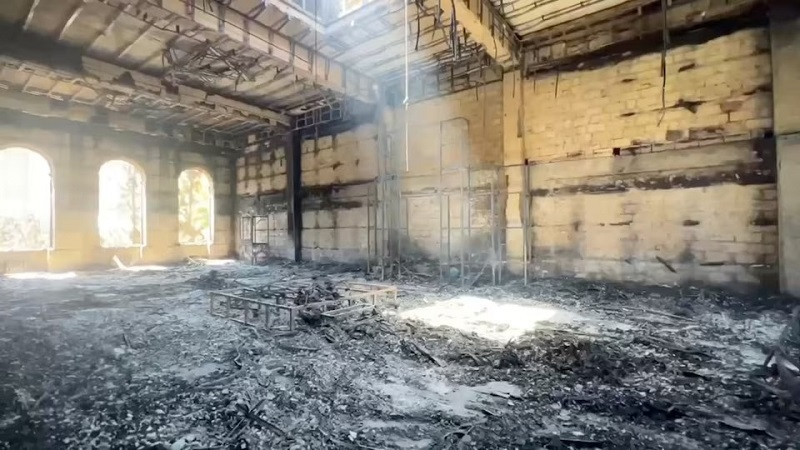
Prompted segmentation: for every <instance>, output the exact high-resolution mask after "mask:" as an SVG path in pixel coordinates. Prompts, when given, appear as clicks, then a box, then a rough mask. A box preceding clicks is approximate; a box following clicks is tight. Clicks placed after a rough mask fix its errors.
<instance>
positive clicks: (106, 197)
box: [97, 160, 145, 248]
mask: <svg viewBox="0 0 800 450" xmlns="http://www.w3.org/2000/svg"><path fill="white" fill-rule="evenodd" d="M99 175H100V205H99V212H98V215H97V229H98V231H99V232H100V244H101V245H102V246H103V247H110V248H119V247H140V246H143V245H144V243H145V226H144V224H145V217H144V215H145V208H144V205H145V198H144V173H143V172H142V171H141V169H139V168H138V167H136V166H134V165H133V164H131V163H129V162H127V161H121V160H112V161H107V162H106V163H105V164H103V165H102V166H100V174H99Z"/></svg>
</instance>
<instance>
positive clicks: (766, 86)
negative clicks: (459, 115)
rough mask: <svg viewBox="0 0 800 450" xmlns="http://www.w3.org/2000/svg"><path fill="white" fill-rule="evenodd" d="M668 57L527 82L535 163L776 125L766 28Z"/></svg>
mask: <svg viewBox="0 0 800 450" xmlns="http://www.w3.org/2000/svg"><path fill="white" fill-rule="evenodd" d="M666 62H667V66H666V67H667V77H666V93H665V97H664V101H665V104H666V109H663V110H662V97H661V92H662V77H661V55H660V54H659V53H651V54H648V55H644V56H641V57H638V58H633V59H629V60H625V61H622V62H620V63H617V64H615V65H610V66H606V67H602V68H599V69H595V70H586V71H575V72H565V73H560V74H557V73H548V74H547V75H542V76H538V77H535V78H533V79H531V80H527V81H526V82H525V88H524V90H525V105H526V109H525V113H526V121H525V146H526V149H527V155H526V157H527V158H528V159H529V160H531V161H549V160H555V159H567V158H583V157H597V156H600V157H602V156H610V155H611V154H612V150H613V148H614V147H617V148H623V149H624V148H627V147H642V146H645V147H646V146H648V145H650V144H656V145H667V146H676V145H677V146H680V144H681V143H686V142H692V143H696V142H698V141H701V140H704V139H713V138H720V137H723V136H727V137H730V136H739V137H745V138H749V137H750V136H751V135H754V136H758V135H761V133H762V132H763V131H764V130H767V129H771V128H772V73H771V64H770V54H769V39H768V35H767V31H766V30H764V29H748V30H742V31H738V32H735V33H732V34H729V35H726V36H722V37H719V38H716V39H714V40H711V41H709V42H707V43H704V44H700V45H687V46H682V47H677V48H675V49H672V50H670V51H669V52H668V53H667V58H666Z"/></svg>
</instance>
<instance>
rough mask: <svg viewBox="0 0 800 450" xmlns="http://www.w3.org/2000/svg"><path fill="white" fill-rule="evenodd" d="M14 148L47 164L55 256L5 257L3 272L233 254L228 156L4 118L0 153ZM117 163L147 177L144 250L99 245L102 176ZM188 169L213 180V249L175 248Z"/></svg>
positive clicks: (0, 260) (1, 255)
mask: <svg viewBox="0 0 800 450" xmlns="http://www.w3.org/2000/svg"><path fill="white" fill-rule="evenodd" d="M12 146H15V147H26V148H30V149H31V150H34V151H37V152H39V153H41V154H42V155H43V156H44V157H45V158H47V159H48V160H49V162H50V166H51V173H52V177H53V191H54V205H53V206H54V218H53V220H54V235H53V236H54V243H55V247H54V248H53V249H52V250H50V251H44V250H42V251H26V252H0V272H4V271H37V270H53V271H61V270H74V269H82V268H91V267H116V266H115V265H114V263H113V262H112V258H113V256H117V257H119V258H120V260H122V261H123V262H124V263H125V264H163V263H172V262H179V261H181V260H182V259H183V258H185V257H187V256H194V257H214V258H217V257H225V256H228V255H230V254H231V251H232V236H233V234H232V231H231V227H232V223H231V217H232V214H231V212H232V209H233V196H232V192H231V179H232V177H233V174H232V173H231V170H230V166H229V160H228V158H227V157H221V156H214V155H211V154H208V153H206V154H203V153H200V151H201V149H200V148H193V147H192V146H190V145H180V144H178V143H172V142H167V141H164V140H159V139H154V138H149V137H145V136H139V135H134V134H132V133H123V132H116V131H113V130H111V129H103V130H100V131H99V128H97V127H93V128H85V127H84V126H82V125H78V124H75V123H71V122H66V121H63V120H58V119H45V118H38V117H35V116H29V115H25V114H18V115H16V114H15V115H13V116H9V117H6V120H4V123H2V124H0V148H5V147H12ZM112 159H124V160H128V161H131V162H133V163H135V164H136V165H137V166H138V167H140V168H141V169H142V170H143V171H144V174H145V195H146V199H147V200H146V211H145V227H146V236H147V239H146V245H145V246H144V247H143V248H142V249H141V250H140V249H139V248H103V247H102V246H101V245H100V238H99V234H98V230H97V215H98V202H99V199H98V195H99V180H98V171H99V169H100V166H101V165H102V164H103V163H105V162H106V161H109V160H112ZM188 168H203V169H205V170H206V171H207V172H208V173H209V174H210V175H211V176H212V178H213V181H214V194H215V198H214V209H215V217H214V228H215V229H214V234H213V236H214V242H213V244H212V245H211V246H205V245H180V244H179V243H178V175H179V174H180V173H181V171H182V170H184V169H188Z"/></svg>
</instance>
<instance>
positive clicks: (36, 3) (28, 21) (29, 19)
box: [22, 0, 39, 31]
mask: <svg viewBox="0 0 800 450" xmlns="http://www.w3.org/2000/svg"><path fill="white" fill-rule="evenodd" d="M37 6H39V0H33V3H31V8H30V9H29V10H28V15H27V16H25V23H23V24H22V30H23V31H27V30H28V27H29V26H31V22H33V16H34V14H36V7H37Z"/></svg>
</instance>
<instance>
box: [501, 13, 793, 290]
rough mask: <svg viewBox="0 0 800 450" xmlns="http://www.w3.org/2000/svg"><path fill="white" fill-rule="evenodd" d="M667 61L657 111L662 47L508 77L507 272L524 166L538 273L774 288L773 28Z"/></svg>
mask: <svg viewBox="0 0 800 450" xmlns="http://www.w3.org/2000/svg"><path fill="white" fill-rule="evenodd" d="M666 63H667V65H666V67H667V77H666V89H665V92H664V105H665V106H666V107H665V108H662V97H661V89H662V82H663V79H662V77H661V70H660V69H661V67H660V66H661V55H660V53H659V52H654V53H651V54H646V55H643V56H639V57H635V58H629V59H625V60H622V61H618V62H617V63H615V64H606V65H605V66H603V67H599V68H594V69H587V70H578V71H573V72H563V73H560V74H559V73H549V74H545V75H539V76H535V77H532V78H531V79H526V80H525V81H524V82H522V83H521V84H520V83H519V78H518V75H517V74H513V75H511V76H508V77H507V78H508V79H506V80H504V101H505V102H506V105H504V107H505V108H504V110H505V117H506V123H505V126H504V130H505V131H506V136H505V138H506V139H505V148H504V153H505V157H506V165H507V166H508V167H507V169H506V175H507V179H508V192H509V193H508V198H507V208H506V219H507V223H508V230H507V235H506V244H507V258H508V261H509V268H510V269H511V270H512V271H516V272H519V271H521V262H522V255H523V247H524V236H523V228H522V224H523V223H524V222H525V221H523V219H522V215H523V211H525V208H524V201H525V194H524V191H525V187H524V186H523V181H522V180H523V175H522V174H523V171H524V170H525V169H524V164H525V161H527V162H528V163H529V164H531V165H530V167H528V169H527V170H528V171H529V172H528V173H529V176H530V181H529V182H530V186H529V187H528V197H527V198H528V201H529V208H530V209H529V211H530V217H529V218H528V220H527V223H528V224H529V225H530V231H529V233H530V235H529V236H530V242H529V252H530V253H529V254H530V268H531V270H532V273H533V274H534V275H535V276H544V275H575V276H579V277H586V278H603V279H613V280H629V281H640V282H645V283H670V282H706V283H712V284H726V285H727V284H730V283H736V284H739V285H743V286H766V287H771V288H773V287H776V273H777V272H776V264H777V244H776V242H777V226H776V224H777V220H776V219H777V200H776V198H777V194H776V185H775V183H776V173H777V168H776V164H775V142H774V140H773V139H762V137H764V136H770V135H771V132H772V125H773V121H772V117H773V115H772V73H771V64H770V50H769V39H768V36H767V30H765V29H760V28H757V29H744V30H739V31H736V32H732V33H730V34H727V35H724V36H720V37H717V38H715V39H711V40H709V41H707V42H703V43H697V44H694V45H685V46H680V47H676V48H673V49H671V50H670V51H669V52H668V53H667V57H666ZM520 86H521V87H520ZM514 89H515V90H516V92H514V91H513V90H514ZM520 90H521V91H522V92H524V98H520V97H519V96H518V93H519V92H520ZM514 94H517V95H516V96H515V95H514ZM514 121H518V123H519V124H520V125H521V126H517V124H515V123H514ZM662 261H665V262H666V264H665V263H664V262H662Z"/></svg>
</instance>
